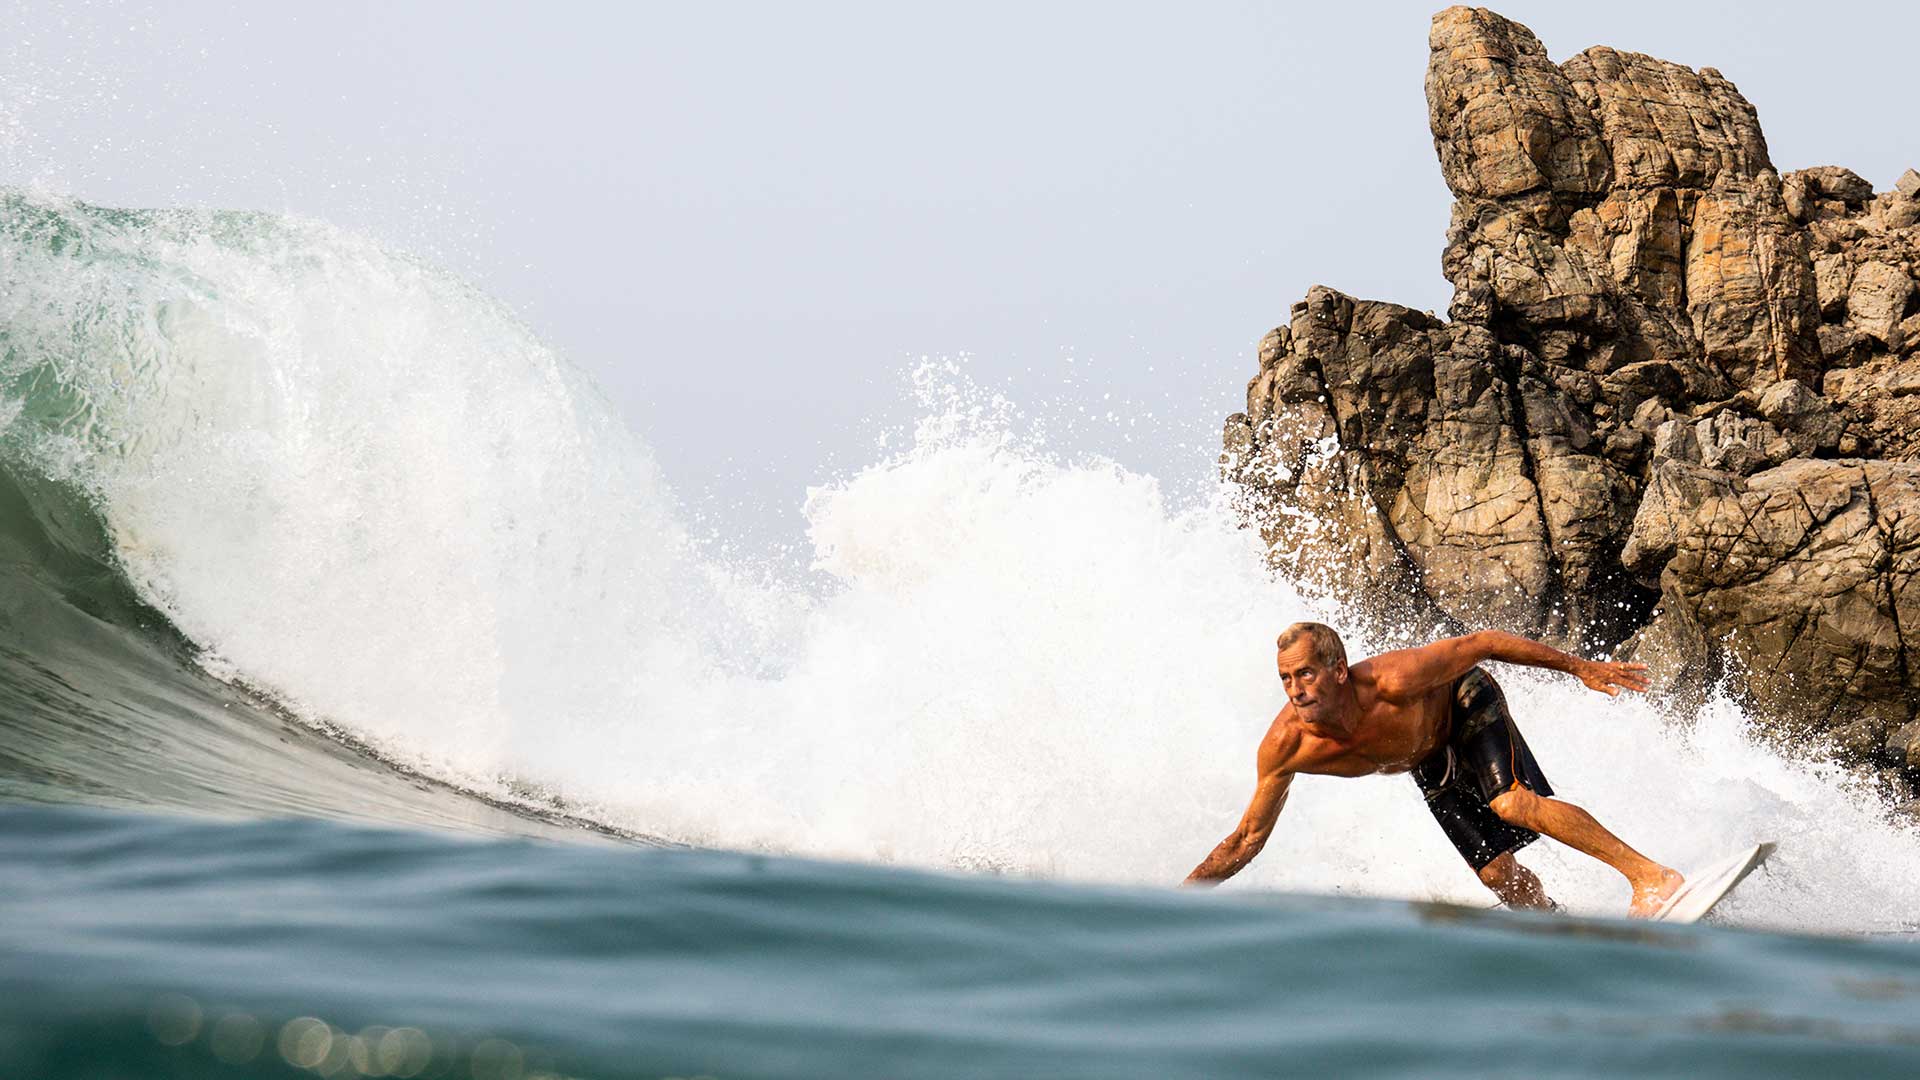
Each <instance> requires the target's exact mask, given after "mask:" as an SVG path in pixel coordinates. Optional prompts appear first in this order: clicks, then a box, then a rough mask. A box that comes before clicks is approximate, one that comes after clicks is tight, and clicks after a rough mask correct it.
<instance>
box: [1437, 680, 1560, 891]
mask: <svg viewBox="0 0 1920 1080" xmlns="http://www.w3.org/2000/svg"><path fill="white" fill-rule="evenodd" d="M1413 779H1414V782H1415V783H1417V784H1419V785H1420V792H1421V794H1423V795H1425V796H1426V797H1427V809H1428V810H1431V811H1432V812H1433V818H1434V820H1435V821H1438V822H1439V823H1440V829H1441V831H1443V832H1445V833H1446V834H1447V839H1449V840H1451V841H1453V846H1454V847H1456V848H1458V849H1459V850H1460V856H1461V857H1462V858H1464V859H1466V860H1467V865H1469V866H1471V867H1473V868H1474V869H1475V870H1479V869H1481V868H1482V867H1484V866H1486V865H1487V864H1488V863H1490V862H1492V861H1493V860H1495V859H1497V858H1499V857H1500V856H1502V855H1505V854H1506V853H1508V852H1510V851H1518V850H1520V849H1521V848H1523V847H1526V846H1527V845H1528V844H1531V843H1533V842H1534V841H1535V840H1538V839H1539V838H1540V834H1539V833H1537V832H1534V831H1533V830H1531V829H1523V828H1521V827H1520V826H1518V825H1510V824H1508V823H1507V822H1505V821H1502V820H1500V815H1498V814H1496V813H1494V812H1493V807H1492V806H1491V805H1490V804H1491V803H1492V802H1493V800H1494V799H1495V798H1497V797H1499V796H1500V795H1501V794H1502V793H1503V792H1506V791H1509V790H1511V789H1512V788H1513V787H1514V786H1515V785H1518V786H1520V787H1524V788H1526V789H1527V790H1529V791H1531V792H1533V793H1534V794H1535V795H1552V794H1553V788H1552V787H1551V786H1549V785H1548V784H1547V778H1546V775H1545V774H1543V773H1542V772H1541V771H1540V765H1539V763H1538V762H1536V761H1534V760H1533V752H1532V751H1530V750H1528V749H1527V743H1526V740H1525V739H1522V738H1521V737H1520V729H1519V728H1517V727H1515V726H1514V725H1513V714H1512V713H1510V712H1508V711H1507V695H1506V694H1504V693H1502V692H1501V690H1500V684H1499V683H1497V682H1494V681H1493V676H1491V675H1489V674H1487V673H1486V671H1485V670H1483V669H1481V668H1474V669H1473V670H1472V671H1469V672H1467V673H1466V674H1465V675H1462V676H1460V681H1459V682H1456V683H1454V684H1453V707H1452V712H1451V715H1450V716H1449V723H1448V726H1447V740H1446V742H1444V743H1442V744H1441V745H1440V747H1439V748H1438V749H1436V750H1435V751H1434V752H1433V753H1431V754H1428V755H1427V756H1426V757H1424V758H1421V759H1420V761H1419V762H1418V763H1417V764H1415V765H1414V767H1413Z"/></svg>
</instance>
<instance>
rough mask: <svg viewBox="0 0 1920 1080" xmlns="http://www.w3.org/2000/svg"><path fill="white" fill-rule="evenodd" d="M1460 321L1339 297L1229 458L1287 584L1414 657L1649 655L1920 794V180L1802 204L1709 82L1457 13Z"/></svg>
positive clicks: (1257, 385)
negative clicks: (1481, 644) (1305, 586)
mask: <svg viewBox="0 0 1920 1080" xmlns="http://www.w3.org/2000/svg"><path fill="white" fill-rule="evenodd" d="M1426 96H1427V112H1428V121H1429V125H1430V127H1431V130H1432V132H1433V138H1434V148H1435V151H1436V153H1437V155H1438V158H1439V162H1440V169H1441V174H1442V176H1443V177H1444V179H1445V182H1446V183H1447V185H1448V187H1449V189H1450V190H1451V191H1452V193H1453V195H1454V206H1453V213H1452V218H1451V221H1450V224H1449V226H1448V229H1447V234H1446V242H1445V246H1444V249H1443V251H1442V254H1441V268H1442V271H1443V273H1445V275H1446V277H1447V278H1448V280H1449V281H1450V282H1451V283H1452V285H1453V288H1454V292H1453V299H1452V302H1451V304H1450V305H1449V309H1448V313H1447V314H1448V318H1447V319H1445V320H1442V319H1440V318H1437V317H1435V316H1433V315H1431V314H1428V313H1422V312H1417V311H1413V310H1411V309H1409V308H1405V307H1402V306H1400V305H1396V304H1390V303H1384V302H1380V301H1370V300H1358V299H1355V298H1353V297H1350V296H1346V295H1344V294H1342V293H1339V292H1337V291H1335V290H1332V289H1328V288H1325V287H1323V286H1315V287H1314V288H1313V289H1311V290H1309V292H1308V294H1307V297H1306V299H1305V300H1304V301H1302V302H1301V303H1299V304H1296V305H1295V306H1294V309H1293V313H1292V317H1291V319H1290V321H1289V322H1288V324H1287V325H1286V326H1283V327H1280V328H1279V329H1277V330H1275V331H1273V332H1272V333H1270V334H1268V335H1267V337H1266V339H1264V340H1263V341H1262V342H1261V347H1260V371H1259V374H1258V375H1257V376H1256V377H1255V378H1254V379H1253V381H1252V382H1251V383H1249V385H1248V388H1247V411H1246V412H1245V413H1241V414H1236V415H1235V416H1233V417H1231V418H1230V419H1229V421H1228V425H1227V431H1226V445H1227V451H1228V454H1227V462H1228V468H1229V471H1230V472H1231V474H1232V475H1233V476H1234V477H1235V478H1236V479H1238V480H1240V481H1241V482H1242V483H1243V484H1244V485H1245V488H1246V490H1247V492H1248V495H1249V499H1248V505H1249V509H1250V514H1251V516H1252V518H1253V520H1254V521H1255V522H1256V523H1257V524H1258V525H1259V527H1260V528H1261V529H1262V530H1263V533H1264V535H1265V536H1266V538H1267V539H1268V541H1269V543H1270V545H1271V546H1272V549H1273V552H1274V559H1275V560H1276V562H1277V563H1279V564H1281V565H1283V566H1285V567H1287V568H1288V569H1290V570H1291V571H1292V572H1293V573H1294V574H1295V575H1296V576H1299V577H1301V578H1303V579H1305V580H1309V581H1313V580H1317V581H1319V582H1320V583H1321V584H1322V585H1323V586H1324V587H1326V588H1327V589H1329V590H1330V591H1332V592H1334V593H1336V594H1338V595H1339V596H1340V597H1341V598H1342V599H1345V600H1347V601H1350V602H1352V603H1354V604H1356V605H1357V606H1359V607H1361V608H1362V609H1364V610H1366V611H1369V612H1370V613H1373V614H1376V615H1380V616H1383V617H1386V618H1387V619H1388V620H1389V621H1392V622H1395V623H1398V624H1400V625H1403V626H1408V627H1410V628H1411V627H1419V628H1421V629H1429V628H1432V627H1455V626H1483V625H1499V626H1503V627H1506V628H1509V629H1514V630H1517V631H1520V632H1523V633H1530V634H1533V635H1535V636H1539V637H1542V638H1546V639H1549V640H1554V641H1558V642H1560V643H1562V644H1568V645H1574V646H1579V647H1584V648H1615V647H1621V646H1624V647H1625V648H1627V649H1629V650H1631V651H1635V652H1637V653H1638V654H1639V655H1641V656H1642V657H1644V658H1647V659H1649V660H1650V661H1654V662H1657V663H1658V664H1659V665H1660V666H1661V667H1662V669H1663V670H1664V671H1665V672H1667V674H1668V675H1669V677H1670V679H1672V680H1676V681H1677V682H1678V683H1679V684H1681V685H1689V684H1691V683H1693V682H1696V681H1698V680H1702V679H1706V678H1710V677H1713V676H1716V675H1717V674H1718V673H1720V672H1723V671H1731V672H1739V673H1744V683H1743V685H1744V688H1745V691H1746V692H1747V693H1748V694H1749V695H1750V697H1751V699H1752V702H1753V704H1754V705H1755V707H1756V710H1757V711H1758V712H1760V713H1761V714H1762V715H1765V716H1769V717H1774V718H1777V723H1778V724H1779V725H1781V727H1782V729H1783V730H1785V729H1787V728H1793V729H1795V730H1802V729H1807V730H1813V731H1814V733H1815V734H1816V735H1818V736H1819V737H1821V738H1823V739H1824V740H1825V741H1826V742H1827V743H1828V744H1829V745H1832V746H1834V747H1836V748H1838V749H1840V750H1841V751H1842V752H1843V753H1844V754H1846V755H1847V756H1849V757H1850V758H1853V759H1855V760H1858V761H1861V762H1864V763H1869V764H1872V765H1874V766H1875V767H1878V768H1880V769H1882V770H1883V772H1884V774H1885V775H1886V776H1887V777H1888V778H1889V780H1890V781H1893V780H1896V779H1899V780H1904V781H1907V782H1911V781H1913V780H1915V779H1920V715H1917V713H1920V710H1916V707H1915V705H1914V703H1915V702H1916V701H1920V672H1916V670H1915V667H1916V665H1915V664H1913V663H1912V662H1911V652H1910V649H1911V642H1910V640H1909V636H1908V635H1909V634H1911V633H1916V632H1920V596H1915V595H1914V594H1913V593H1912V592H1911V589H1910V585H1911V582H1912V579H1913V576H1914V574H1915V573H1916V572H1920V173H1916V172H1914V171H1912V170H1909V171H1908V172H1907V173H1906V174H1905V175H1903V176H1902V177H1901V178H1900V180H1899V182H1898V183H1897V184H1896V185H1895V187H1894V189H1893V190H1891V191H1887V192H1880V193H1875V192H1874V190H1873V187H1872V185H1871V184H1869V183H1867V182H1866V181H1865V180H1863V179H1862V178H1860V177H1859V176H1857V175H1855V174H1854V173H1852V172H1850V171H1848V170H1846V169H1843V168H1839V167H1835V166H1820V167H1816V168H1810V169H1802V170H1799V171H1796V172H1790V173H1787V174H1786V175H1785V176H1782V175H1780V174H1779V173H1778V172H1777V171H1776V170H1775V169H1774V166H1773V163H1772V160H1771V158H1770V156H1769V153H1768V150H1767V144H1766V139H1765V136H1764V135H1763V134H1762V132H1761V128H1760V121H1759V116H1758V114H1757V112H1756V111H1755V109H1754V108H1753V106H1752V104H1750V103H1749V102H1748V101H1747V100H1746V99H1745V98H1744V97H1743V96H1741V94H1740V92H1739V90H1738V88H1736V87H1735V86H1734V84H1733V83H1732V82H1730V81H1729V80H1728V79H1726V78H1725V77H1724V76H1723V75H1721V73H1720V72H1718V71H1715V70H1714V69H1712V68H1701V69H1699V70H1694V69H1690V68H1687V67H1685V66H1682V65H1679V64H1673V63H1668V62H1666V61H1663V60H1658V59H1655V58H1653V57H1650V56H1645V55H1641V54H1637V53H1630V52H1621V51H1618V50H1615V49H1611V48H1606V47H1594V48H1589V49H1587V50H1585V51H1584V52H1581V53H1579V54H1577V55H1575V56H1573V57H1571V58H1569V59H1568V60H1566V61H1565V62H1563V63H1560V64H1555V63H1553V61H1552V60H1550V59H1549V58H1548V56H1547V52H1546V50H1545V48H1544V47H1543V46H1542V45H1541V44H1540V42H1539V40H1538V39H1537V38H1535V37H1534V35H1533V34H1532V32H1531V31H1529V30H1527V29H1526V28H1525V27H1523V26H1520V25H1519V24H1517V23H1514V22H1512V21H1510V20H1508V19H1505V18H1503V17H1501V16H1499V15H1497V14H1494V13H1493V12H1490V11H1487V10H1485V9H1477V8H1465V7H1456V8H1449V9H1447V10H1445V11H1443V12H1441V13H1440V14H1439V15H1437V16H1435V17H1434V20H1433V26H1432V30H1431V33H1430V35H1429V60H1428V66H1427V75H1426Z"/></svg>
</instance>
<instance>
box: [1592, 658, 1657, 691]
mask: <svg viewBox="0 0 1920 1080" xmlns="http://www.w3.org/2000/svg"><path fill="white" fill-rule="evenodd" d="M1574 674H1576V675H1578V676H1579V677H1580V681H1581V682H1583V683H1586V684H1587V689H1589V690H1598V691H1600V692H1601V693H1603V694H1605V695H1607V696H1608V697H1615V696H1617V695H1618V694H1619V693H1620V691H1622V690H1637V691H1643V690H1645V689H1646V688H1647V687H1648V686H1650V685H1652V684H1651V683H1649V682H1648V681H1647V665H1645V664H1615V663H1612V662H1610V661H1606V660H1588V661H1587V662H1586V663H1584V664H1581V665H1580V670H1578V671H1576V672H1574Z"/></svg>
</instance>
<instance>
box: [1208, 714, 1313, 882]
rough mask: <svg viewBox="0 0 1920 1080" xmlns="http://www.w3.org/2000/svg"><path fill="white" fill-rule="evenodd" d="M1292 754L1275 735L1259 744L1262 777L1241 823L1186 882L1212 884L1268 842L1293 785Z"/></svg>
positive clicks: (1241, 866)
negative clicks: (1288, 766) (1290, 761)
mask: <svg viewBox="0 0 1920 1080" xmlns="http://www.w3.org/2000/svg"><path fill="white" fill-rule="evenodd" d="M1289 756H1290V755H1289V754H1288V753H1287V752H1286V748H1284V747H1282V746H1281V745H1279V744H1277V743H1276V741H1275V740H1274V739H1271V738H1269V739H1266V740H1264V741H1262V742H1261V744H1260V755H1259V770H1260V781H1259V783H1258V785H1256V786H1255V787H1254V789H1253V801H1252V802H1250V803H1248V804H1247V812H1246V813H1245V814H1243V815H1241V817H1240V824H1239V825H1238V826H1237V827H1235V828H1234V830H1233V832H1232V833H1231V834H1229V835H1228V837H1227V838H1226V839H1225V840H1222V841H1220V843H1219V844H1218V845H1216V846H1215V847H1214V849H1213V854H1211V855H1208V856H1207V857H1206V858H1205V859H1204V860H1202V861H1201V863H1200V865H1199V866H1196V867H1194V868H1193V873H1191V874H1188V875H1187V880H1186V881H1185V882H1183V884H1187V885H1213V884H1217V883H1219V882H1222V881H1225V880H1227V879H1228V878H1230V877H1232V876H1233V875H1235V874H1237V873H1239V872H1240V871H1241V869H1242V868H1244V867H1245V866H1246V865H1247V864H1248V863H1250V862H1252V861H1253V857H1254V856H1255V855H1258V854H1260V849H1261V848H1263V847H1265V846H1267V837H1268V836H1271V835H1272V834H1273V823H1274V821H1275V820H1277V819H1278V818H1279V817H1280V808H1281V807H1283V806H1285V805H1287V791H1288V789H1290V788H1291V787H1293V772H1292V771H1291V770H1290V769H1288V768H1287V767H1286V766H1287V765H1288V763H1289V762H1288V758H1289Z"/></svg>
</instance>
